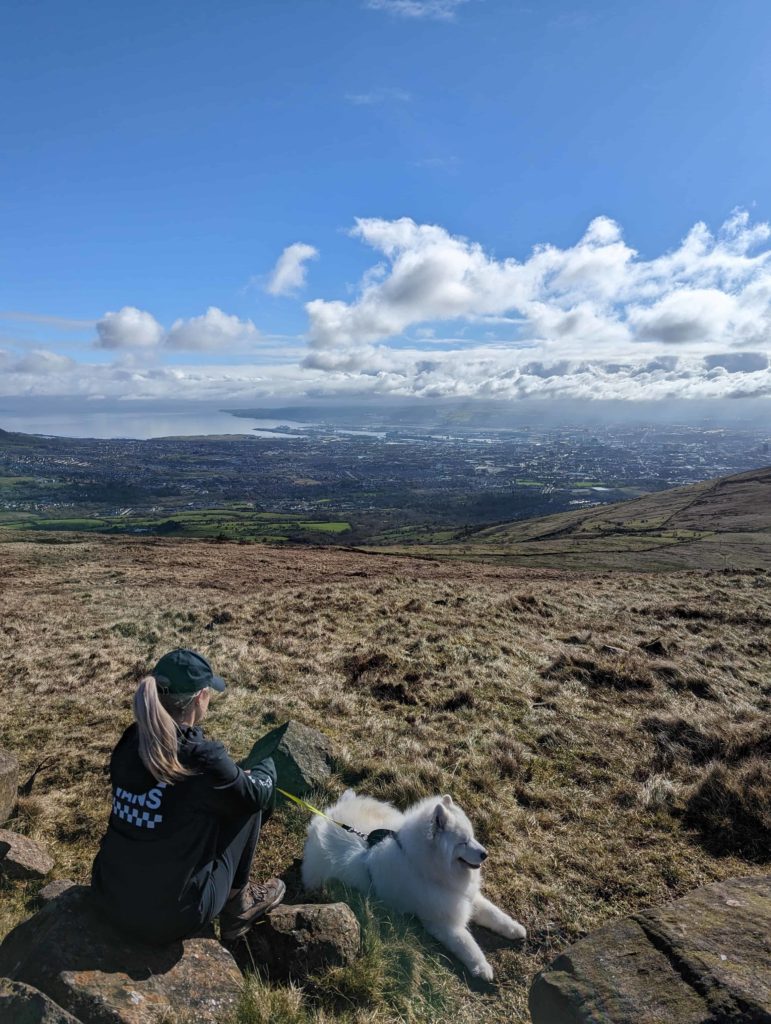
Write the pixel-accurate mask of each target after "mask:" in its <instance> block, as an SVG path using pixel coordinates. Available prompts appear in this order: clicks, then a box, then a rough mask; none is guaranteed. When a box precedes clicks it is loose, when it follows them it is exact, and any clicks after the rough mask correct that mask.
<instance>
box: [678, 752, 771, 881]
mask: <svg viewBox="0 0 771 1024" xmlns="http://www.w3.org/2000/svg"><path fill="white" fill-rule="evenodd" d="M685 820H686V822H687V823H688V824H690V825H693V826H694V827H695V828H697V829H699V831H700V832H701V833H702V837H703V842H704V844H705V846H706V847H707V849H709V850H711V851H712V852H713V853H715V854H718V855H724V854H730V853H733V854H736V853H738V854H739V855H740V856H743V857H747V858H748V859H749V860H755V861H758V862H760V863H766V862H768V861H769V860H771V765H770V764H769V762H768V760H765V759H761V758H759V757H750V758H748V759H747V760H746V761H743V762H741V763H740V764H739V765H727V764H720V763H715V764H713V765H711V766H710V768H709V770H708V771H707V773H706V774H705V775H704V777H703V778H702V779H701V781H700V782H699V783H698V784H697V785H696V786H695V787H694V789H693V792H692V793H691V795H690V797H689V798H688V801H687V804H686V809H685Z"/></svg>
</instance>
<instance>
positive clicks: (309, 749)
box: [273, 721, 334, 796]
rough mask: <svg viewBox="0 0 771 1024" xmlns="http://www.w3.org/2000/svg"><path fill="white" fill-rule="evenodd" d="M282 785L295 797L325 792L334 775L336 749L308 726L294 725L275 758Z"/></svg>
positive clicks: (292, 722)
mask: <svg viewBox="0 0 771 1024" xmlns="http://www.w3.org/2000/svg"><path fill="white" fill-rule="evenodd" d="M273 761H274V763H275V765H276V772H277V773H278V784H279V786H281V788H282V789H286V790H287V791H288V792H290V793H294V794H295V796H302V795H303V794H304V793H308V792H310V791H311V790H312V789H321V788H323V786H324V785H325V783H326V782H327V780H328V779H329V777H330V775H331V774H332V765H333V763H334V760H333V757H332V746H331V744H330V741H329V740H328V739H327V737H326V736H325V735H324V734H323V733H321V732H319V731H318V729H312V728H311V727H310V726H308V725H303V724H302V723H301V722H295V721H291V722H290V723H289V728H288V729H287V731H286V732H285V733H284V735H283V737H282V739H281V743H279V745H278V749H277V750H276V752H275V754H274V755H273Z"/></svg>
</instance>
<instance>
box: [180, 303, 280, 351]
mask: <svg viewBox="0 0 771 1024" xmlns="http://www.w3.org/2000/svg"><path fill="white" fill-rule="evenodd" d="M259 338H260V332H259V331H258V330H257V328H256V327H255V326H254V324H253V323H252V321H251V320H239V318H238V317H237V316H229V315H228V314H227V313H223V312H222V310H221V309H217V307H216V306H209V308H208V309H207V311H206V312H205V313H204V314H203V316H194V317H190V319H188V320H182V319H180V320H175V321H174V323H173V324H172V325H171V329H170V330H169V332H168V334H167V335H166V338H165V341H164V344H165V345H166V347H167V348H171V349H184V350H185V351H187V352H206V351H217V350H222V349H225V350H228V349H233V348H241V347H242V346H244V345H248V344H251V343H253V342H256V341H258V340H259Z"/></svg>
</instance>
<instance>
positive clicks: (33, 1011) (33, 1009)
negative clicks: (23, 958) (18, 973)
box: [0, 978, 81, 1024]
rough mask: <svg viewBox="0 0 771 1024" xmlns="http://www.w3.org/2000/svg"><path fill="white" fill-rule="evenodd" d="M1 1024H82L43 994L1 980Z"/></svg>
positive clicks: (16, 983)
mask: <svg viewBox="0 0 771 1024" xmlns="http://www.w3.org/2000/svg"><path fill="white" fill-rule="evenodd" d="M0 1024H81V1022H80V1021H79V1020H78V1019H77V1017H73V1016H72V1014H71V1013H67V1011H66V1010H63V1009H62V1008H61V1006H57V1004H56V1003H55V1002H54V1001H53V999H49V998H48V996H47V995H45V994H44V993H43V992H40V991H38V989H36V988H33V987H32V986H31V985H25V984H24V983H23V982H21V981H11V980H10V979H8V978H0Z"/></svg>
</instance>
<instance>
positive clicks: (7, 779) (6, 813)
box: [0, 747, 19, 825]
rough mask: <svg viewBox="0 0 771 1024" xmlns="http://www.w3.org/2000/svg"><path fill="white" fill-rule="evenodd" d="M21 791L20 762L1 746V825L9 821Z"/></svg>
mask: <svg viewBox="0 0 771 1024" xmlns="http://www.w3.org/2000/svg"><path fill="white" fill-rule="evenodd" d="M18 792H19V762H18V761H17V760H16V758H15V757H14V756H13V754H10V753H9V752H8V751H7V750H3V748H2V747H0V825H2V824H3V823H4V822H6V821H8V819H9V818H10V816H11V815H12V814H13V809H14V807H15V806H16V797H17V795H18Z"/></svg>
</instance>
